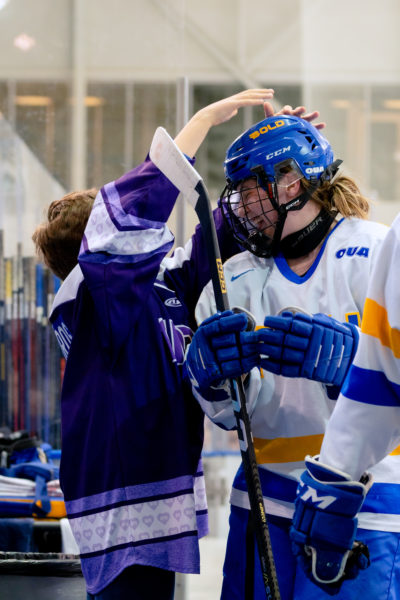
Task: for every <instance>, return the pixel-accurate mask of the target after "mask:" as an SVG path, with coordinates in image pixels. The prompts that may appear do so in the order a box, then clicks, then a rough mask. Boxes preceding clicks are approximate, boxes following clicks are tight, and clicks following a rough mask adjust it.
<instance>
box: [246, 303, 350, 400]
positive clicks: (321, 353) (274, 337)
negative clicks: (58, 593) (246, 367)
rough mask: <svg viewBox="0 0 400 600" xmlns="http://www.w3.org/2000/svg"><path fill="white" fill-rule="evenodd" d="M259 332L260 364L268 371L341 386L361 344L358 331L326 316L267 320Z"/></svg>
mask: <svg viewBox="0 0 400 600" xmlns="http://www.w3.org/2000/svg"><path fill="white" fill-rule="evenodd" d="M264 325H265V328H262V329H259V330H258V332H257V333H258V336H259V338H258V339H259V341H260V342H261V344H260V353H261V355H263V356H261V362H260V366H261V367H262V368H264V369H266V370H267V371H272V373H276V374H277V375H285V376H286V377H306V378H307V379H313V380H315V381H320V382H322V383H325V384H333V385H335V386H339V388H340V386H341V385H342V383H343V381H344V378H345V376H346V373H347V370H348V368H349V366H350V364H351V362H352V360H353V357H354V354H355V352H356V349H357V344H358V337H359V334H358V330H357V327H355V325H352V324H351V323H340V322H339V321H336V320H335V319H332V318H331V317H328V316H327V315H323V314H319V313H318V314H315V315H312V316H311V315H307V314H303V313H296V314H293V313H292V312H288V311H285V312H283V313H282V314H281V315H280V316H276V317H265V320H264Z"/></svg>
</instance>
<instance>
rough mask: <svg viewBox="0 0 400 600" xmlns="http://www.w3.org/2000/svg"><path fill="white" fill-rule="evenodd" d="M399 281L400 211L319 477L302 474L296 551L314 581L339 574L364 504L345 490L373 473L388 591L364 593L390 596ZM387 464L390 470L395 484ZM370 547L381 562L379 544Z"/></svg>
mask: <svg viewBox="0 0 400 600" xmlns="http://www.w3.org/2000/svg"><path fill="white" fill-rule="evenodd" d="M399 281H400V216H398V217H397V218H396V219H395V221H394V222H393V224H392V226H391V228H390V230H389V232H388V234H387V236H386V237H385V240H384V241H383V243H382V245H381V248H380V250H379V254H378V257H377V259H376V262H375V266H374V269H373V271H372V275H371V278H370V283H369V287H368V292H367V299H366V301H365V306H364V313H363V320H362V326H361V335H360V342H359V345H358V349H357V353H356V355H355V357H354V361H353V363H352V365H351V367H350V369H349V372H348V375H347V377H346V379H345V381H344V384H343V387H342V390H341V394H340V395H339V398H338V401H337V405H336V408H335V411H334V413H333V415H332V417H331V419H330V420H329V422H328V426H327V429H326V433H325V436H324V440H323V443H322V447H321V454H320V456H319V457H315V458H314V459H313V458H310V457H308V458H307V465H308V467H309V468H311V470H312V469H315V468H318V469H319V474H320V476H319V477H318V478H315V477H311V478H310V477H309V472H308V471H307V470H306V471H305V472H304V473H303V475H302V476H301V479H302V484H301V485H300V487H299V493H298V498H297V500H296V509H295V515H294V519H293V528H292V533H291V535H292V539H293V541H294V545H295V549H296V554H297V555H298V557H299V560H301V561H302V562H303V564H304V566H305V568H306V570H307V571H308V572H309V573H310V574H311V576H312V577H313V578H314V579H316V578H317V579H319V580H320V582H323V581H326V580H328V579H331V580H332V579H337V578H340V575H341V570H342V569H344V568H346V560H347V558H348V553H349V548H350V546H351V541H352V539H353V537H354V536H352V535H349V537H348V541H349V542H350V544H348V545H347V546H344V545H341V544H339V543H338V538H337V535H335V534H334V532H335V531H336V530H337V529H338V528H339V529H341V528H342V527H343V523H344V522H345V521H346V519H347V520H349V519H350V518H352V517H353V519H354V521H355V522H356V518H355V517H356V514H357V510H358V508H357V506H358V507H359V506H360V502H358V503H357V502H356V503H354V504H353V506H351V504H349V503H348V502H345V501H344V499H345V497H344V492H345V491H346V487H347V489H349V482H358V481H360V479H361V478H362V476H363V473H365V472H366V471H367V470H368V471H370V472H371V473H372V476H373V478H374V480H375V481H376V484H375V485H374V487H373V488H372V490H374V488H377V487H378V488H379V489H380V502H379V503H378V502H375V504H373V502H372V499H371V503H370V508H369V510H370V511H371V513H370V515H369V518H370V521H374V522H375V525H376V527H377V528H380V529H381V530H382V533H381V534H380V535H381V538H382V549H384V551H382V553H381V562H382V563H383V564H385V567H384V568H383V569H382V572H381V574H380V577H381V578H382V584H380V585H381V588H380V589H381V590H382V591H381V595H379V594H378V592H377V591H376V592H375V591H374V588H375V586H374V585H372V586H371V588H370V589H369V590H368V589H367V588H365V590H366V594H365V597H366V598H367V597H368V598H390V600H395V599H396V598H398V597H399V593H400V592H399V590H400V576H399V569H398V567H397V568H396V567H395V568H393V570H392V568H391V567H392V563H393V561H394V559H395V558H397V562H398V550H397V549H398V544H399V540H400V510H399V506H400V361H399V359H400V286H399ZM316 461H317V462H316ZM380 461H381V462H380ZM377 463H379V464H378V465H377ZM376 465H377V466H376ZM384 469H385V470H386V473H388V474H389V473H390V474H391V475H390V479H389V482H388V479H387V476H386V477H385V475H384V473H385V471H384ZM313 495H314V496H315V495H316V496H318V497H321V496H325V497H326V496H330V497H331V498H332V502H331V503H330V505H329V506H328V507H324V506H321V503H318V502H312V501H310V498H311V497H312V496H313ZM360 499H361V498H360ZM367 499H368V501H369V496H367ZM346 513H347V514H346ZM362 516H363V515H361V519H362ZM361 522H362V520H361ZM328 523H329V529H327V524H328ZM390 531H392V532H395V533H390ZM349 533H350V534H352V533H353V529H352V528H350V530H349ZM370 552H371V560H372V561H374V560H375V559H376V556H375V549H374V546H373V544H370ZM312 557H314V560H313V558H312ZM355 574H356V573H355Z"/></svg>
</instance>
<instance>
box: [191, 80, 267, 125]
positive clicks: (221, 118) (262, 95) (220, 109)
mask: <svg viewBox="0 0 400 600" xmlns="http://www.w3.org/2000/svg"><path fill="white" fill-rule="evenodd" d="M273 95H274V90H273V89H270V88H259V89H252V90H244V91H243V92H239V93H238V94H234V95H233V96H229V97H228V98H223V99H222V100H218V102H213V104H209V105H208V106H205V107H204V108H202V109H201V110H199V111H198V112H197V113H196V115H195V116H196V117H197V118H201V119H207V120H208V121H209V124H210V126H214V125H220V124H221V123H225V121H229V119H231V118H232V117H234V116H235V115H236V114H237V113H238V110H239V108H243V107H245V106H262V105H263V104H264V103H265V101H266V100H269V99H271V98H272V97H273Z"/></svg>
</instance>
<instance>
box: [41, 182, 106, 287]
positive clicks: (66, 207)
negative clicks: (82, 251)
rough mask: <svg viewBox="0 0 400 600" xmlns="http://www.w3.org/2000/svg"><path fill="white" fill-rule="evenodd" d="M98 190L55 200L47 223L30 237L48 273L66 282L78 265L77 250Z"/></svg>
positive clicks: (84, 191)
mask: <svg viewBox="0 0 400 600" xmlns="http://www.w3.org/2000/svg"><path fill="white" fill-rule="evenodd" d="M96 194H97V190H96V189H95V188H91V189H89V190H82V191H79V192H72V193H70V194H67V195H66V196H63V197H62V198H61V199H60V200H54V202H52V203H51V204H50V206H49V208H48V211H47V221H46V222H44V223H41V224H40V225H39V226H38V227H37V228H36V229H35V231H34V233H33V235H32V239H33V242H34V244H35V247H36V252H37V254H38V255H39V257H40V258H41V259H42V260H43V262H44V263H45V264H46V265H47V266H48V267H49V268H50V269H51V271H52V272H53V273H54V274H55V275H57V277H60V279H65V278H66V277H67V275H68V274H69V273H70V272H71V271H72V269H73V268H74V267H75V266H76V264H77V263H78V254H79V248H80V245H81V241H82V237H83V232H84V231H85V227H86V223H87V221H88V218H89V215H90V212H91V210H92V206H93V202H94V199H95V197H96Z"/></svg>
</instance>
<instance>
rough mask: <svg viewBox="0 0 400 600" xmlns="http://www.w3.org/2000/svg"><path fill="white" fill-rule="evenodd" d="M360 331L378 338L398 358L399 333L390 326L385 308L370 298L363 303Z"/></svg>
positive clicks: (399, 348) (399, 355)
mask: <svg viewBox="0 0 400 600" xmlns="http://www.w3.org/2000/svg"><path fill="white" fill-rule="evenodd" d="M361 331H362V332H363V333H367V334H368V335H372V336H373V337H376V338H378V339H379V340H380V342H381V344H382V345H383V346H387V347H388V348H390V349H391V350H392V352H393V354H394V356H395V357H396V358H400V331H399V330H398V329H395V328H394V327H391V326H390V323H389V319H388V315H387V310H386V308H384V307H383V306H381V305H380V304H378V303H377V302H375V300H371V298H367V299H366V301H365V306H364V315H363V319H362V322H361Z"/></svg>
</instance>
